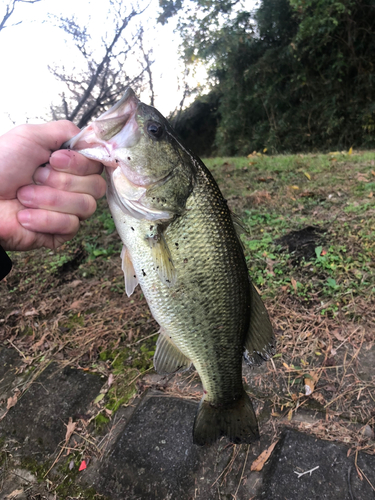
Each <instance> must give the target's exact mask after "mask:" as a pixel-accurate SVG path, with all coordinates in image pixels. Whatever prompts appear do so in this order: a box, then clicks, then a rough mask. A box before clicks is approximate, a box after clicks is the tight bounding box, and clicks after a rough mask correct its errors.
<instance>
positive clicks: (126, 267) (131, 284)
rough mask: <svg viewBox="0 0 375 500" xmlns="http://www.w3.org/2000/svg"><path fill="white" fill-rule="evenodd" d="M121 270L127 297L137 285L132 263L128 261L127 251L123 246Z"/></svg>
mask: <svg viewBox="0 0 375 500" xmlns="http://www.w3.org/2000/svg"><path fill="white" fill-rule="evenodd" d="M121 262H122V264H121V269H122V270H123V272H124V278H125V292H126V295H127V296H128V297H130V295H131V294H132V293H133V292H134V290H135V287H136V286H137V285H138V278H137V275H136V274H135V270H134V266H133V262H132V261H131V259H130V254H129V250H128V249H127V248H126V246H125V245H123V247H122V250H121Z"/></svg>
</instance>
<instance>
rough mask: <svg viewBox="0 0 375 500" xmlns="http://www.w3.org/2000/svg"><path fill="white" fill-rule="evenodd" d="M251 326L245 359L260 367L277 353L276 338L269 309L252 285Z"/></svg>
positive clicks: (247, 335)
mask: <svg viewBox="0 0 375 500" xmlns="http://www.w3.org/2000/svg"><path fill="white" fill-rule="evenodd" d="M250 303H251V309H250V326H249V330H248V332H247V334H246V337H245V344H244V347H245V349H246V350H245V353H244V358H245V360H246V362H247V363H248V364H249V365H260V364H261V363H263V361H266V360H267V359H269V358H270V357H271V356H273V354H274V353H275V344H276V340H275V336H274V333H273V328H272V325H271V321H270V319H269V316H268V313H267V309H266V308H265V306H264V304H263V301H262V299H261V298H260V295H259V294H258V292H257V291H256V289H255V287H254V285H253V284H252V283H250Z"/></svg>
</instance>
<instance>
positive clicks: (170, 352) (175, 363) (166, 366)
mask: <svg viewBox="0 0 375 500" xmlns="http://www.w3.org/2000/svg"><path fill="white" fill-rule="evenodd" d="M190 366H191V361H190V359H189V358H187V357H186V356H185V354H182V352H181V351H180V350H179V349H178V347H177V346H176V344H175V343H174V342H173V340H172V339H171V337H170V336H169V335H167V334H166V333H165V332H164V330H160V335H159V338H158V341H157V342H156V351H155V355H154V368H155V370H156V371H157V372H158V373H159V374H160V375H164V374H167V373H176V372H178V371H183V370H187V369H188V368H190Z"/></svg>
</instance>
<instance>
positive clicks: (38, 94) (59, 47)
mask: <svg viewBox="0 0 375 500" xmlns="http://www.w3.org/2000/svg"><path fill="white" fill-rule="evenodd" d="M6 1H7V0H0V19H2V17H3V13H4V11H5V4H6ZM127 3H129V4H130V2H127ZM149 3H150V5H149V7H148V9H147V11H146V12H147V13H145V14H143V22H142V23H143V25H144V29H145V34H146V41H145V46H146V48H147V45H148V46H152V48H153V57H154V60H155V63H154V65H153V66H152V72H153V79H154V86H155V94H156V99H155V107H157V108H158V109H159V111H160V112H161V113H163V114H164V115H168V113H169V112H170V111H172V110H174V109H175V108H176V107H177V106H178V105H179V102H180V101H181V98H182V93H183V91H182V89H181V88H179V84H180V83H181V76H182V74H183V71H184V67H183V65H182V63H181V62H180V60H179V58H178V46H179V38H178V35H177V34H175V33H173V29H174V27H175V24H176V20H172V22H170V23H168V24H167V25H166V26H161V25H157V23H156V16H157V11H158V4H159V2H158V0H150V2H149ZM107 6H108V3H107V2H105V1H101V0H64V1H60V0H42V1H41V2H39V3H35V4H25V3H19V4H17V6H16V10H15V12H14V14H13V15H12V17H11V19H10V20H9V22H8V27H7V28H5V29H3V30H2V31H0V68H1V69H0V72H1V73H0V75H1V79H0V81H1V84H0V90H1V92H0V134H2V133H4V132H6V131H7V130H9V129H10V128H12V127H13V126H14V125H18V124H21V123H27V122H28V123H41V122H43V121H45V120H46V119H47V120H49V119H50V115H49V116H48V111H49V107H50V104H51V103H53V102H54V103H59V93H60V92H62V91H63V90H64V86H63V84H62V83H61V82H58V81H56V78H55V77H54V76H53V75H52V74H51V73H50V72H49V70H48V65H52V66H53V65H65V66H66V67H69V68H72V67H73V66H74V65H77V64H79V58H78V59H77V53H78V52H77V49H75V48H74V46H73V44H72V43H70V42H69V39H68V36H67V35H66V34H65V33H64V32H63V30H61V29H59V28H58V27H57V26H55V25H54V22H53V20H52V19H51V17H50V16H51V15H55V16H59V15H63V16H64V17H71V16H72V15H74V16H76V18H77V20H78V22H81V23H83V24H85V23H86V22H88V19H89V18H90V24H91V26H93V28H94V33H95V34H97V41H96V43H97V44H98V50H100V44H101V42H100V37H101V35H102V33H103V29H105V18H106V15H107ZM19 21H22V22H21V24H18V25H13V26H12V25H11V24H12V23H13V24H15V23H17V22H19ZM204 78H205V71H204V69H203V68H201V69H200V70H198V76H197V79H198V80H199V79H201V81H204ZM140 97H141V99H143V100H144V101H145V102H147V99H148V97H149V92H146V93H145V95H141V96H140Z"/></svg>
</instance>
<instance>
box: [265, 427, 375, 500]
mask: <svg viewBox="0 0 375 500" xmlns="http://www.w3.org/2000/svg"><path fill="white" fill-rule="evenodd" d="M347 453H348V448H347V447H346V446H344V445H341V444H335V443H333V442H329V441H322V440H320V439H316V438H314V437H313V436H308V435H307V434H303V433H300V432H297V431H294V430H290V429H287V430H284V431H283V434H282V437H281V439H280V441H279V442H278V444H277V445H276V447H275V449H274V452H273V454H272V457H271V460H270V462H269V464H268V466H266V469H265V471H264V482H263V487H262V489H261V493H260V495H259V496H258V497H257V498H258V499H259V500H260V499H262V500H263V499H266V500H285V499H287V500H301V499H303V500H354V499H355V500H370V499H374V498H375V492H374V491H373V489H372V488H371V486H370V484H369V483H368V481H367V480H366V479H365V478H363V480H362V481H361V480H360V479H359V476H358V474H357V471H356V467H355V463H354V460H355V456H354V455H353V454H352V455H351V456H350V457H348V456H347ZM357 465H358V467H360V469H361V470H362V471H363V473H364V474H365V475H366V477H367V478H368V480H369V481H370V482H371V483H372V485H374V486H375V457H374V456H371V455H367V454H365V453H359V454H358V460H357ZM317 466H319V468H318V469H316V470H314V471H313V472H311V474H305V475H303V476H301V477H300V478H298V475H297V474H296V473H295V472H299V473H301V472H305V471H308V470H311V469H314V468H315V467H317Z"/></svg>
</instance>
